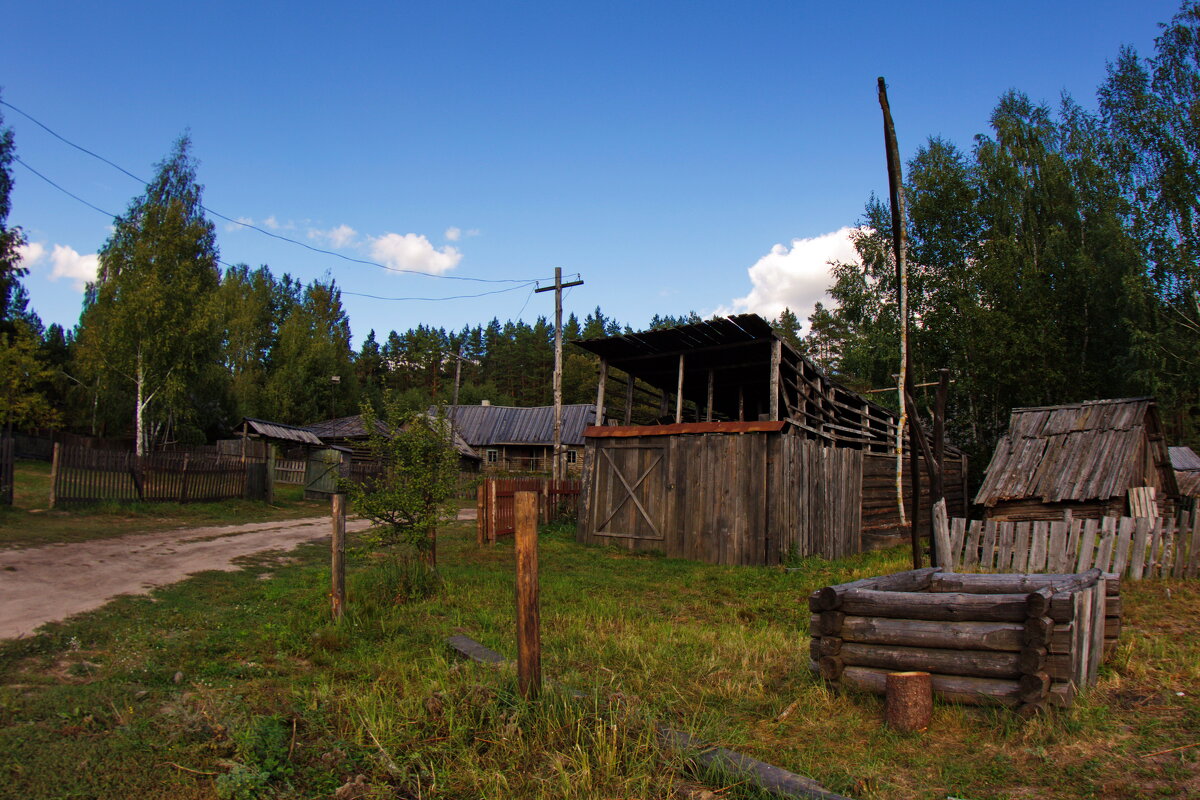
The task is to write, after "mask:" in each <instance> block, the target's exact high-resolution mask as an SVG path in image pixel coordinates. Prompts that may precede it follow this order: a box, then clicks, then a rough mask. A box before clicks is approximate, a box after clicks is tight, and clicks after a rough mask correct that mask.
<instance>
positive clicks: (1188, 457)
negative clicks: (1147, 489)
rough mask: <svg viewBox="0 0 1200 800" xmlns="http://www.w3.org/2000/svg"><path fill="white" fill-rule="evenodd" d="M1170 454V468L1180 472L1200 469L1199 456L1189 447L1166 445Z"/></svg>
mask: <svg viewBox="0 0 1200 800" xmlns="http://www.w3.org/2000/svg"><path fill="white" fill-rule="evenodd" d="M1167 452H1169V453H1170V454H1171V468H1172V469H1175V470H1176V471H1180V472H1190V471H1192V470H1200V456H1198V455H1196V451H1195V450H1193V449H1192V448H1190V447H1168V448H1167Z"/></svg>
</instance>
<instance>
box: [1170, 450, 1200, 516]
mask: <svg viewBox="0 0 1200 800" xmlns="http://www.w3.org/2000/svg"><path fill="white" fill-rule="evenodd" d="M1167 451H1168V454H1169V455H1170V457H1171V469H1173V470H1174V471H1175V482H1176V483H1177V484H1179V496H1180V497H1181V498H1183V500H1185V501H1186V505H1189V506H1191V507H1192V509H1195V508H1196V501H1197V498H1200V456H1198V455H1196V451H1195V450H1193V449H1192V448H1190V447H1169V448H1167Z"/></svg>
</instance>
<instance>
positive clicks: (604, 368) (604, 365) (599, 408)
mask: <svg viewBox="0 0 1200 800" xmlns="http://www.w3.org/2000/svg"><path fill="white" fill-rule="evenodd" d="M606 386H608V360H607V359H604V358H602V359H600V385H599V386H597V387H596V422H595V424H596V425H603V424H604V389H605V387H606ZM563 477H565V476H564V475H557V476H555V478H554V479H555V480H558V479H559V478H563Z"/></svg>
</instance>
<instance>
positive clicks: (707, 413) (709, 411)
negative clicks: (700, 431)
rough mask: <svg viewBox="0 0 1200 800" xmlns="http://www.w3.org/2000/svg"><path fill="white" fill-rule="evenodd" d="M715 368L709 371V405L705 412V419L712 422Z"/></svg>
mask: <svg viewBox="0 0 1200 800" xmlns="http://www.w3.org/2000/svg"><path fill="white" fill-rule="evenodd" d="M712 407H713V370H711V369H710V370H709V371H708V407H707V408H706V409H705V412H704V421H705V422H712V414H713V408H712Z"/></svg>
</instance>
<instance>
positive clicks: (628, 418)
mask: <svg viewBox="0 0 1200 800" xmlns="http://www.w3.org/2000/svg"><path fill="white" fill-rule="evenodd" d="M632 423H633V375H632V374H629V375H626V376H625V424H626V425H631V424H632Z"/></svg>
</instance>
